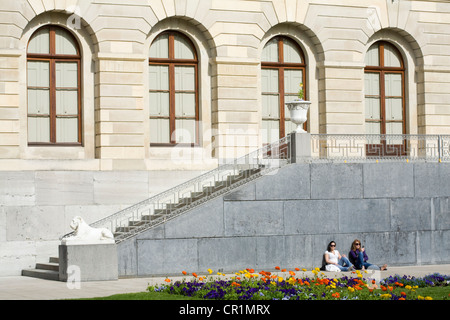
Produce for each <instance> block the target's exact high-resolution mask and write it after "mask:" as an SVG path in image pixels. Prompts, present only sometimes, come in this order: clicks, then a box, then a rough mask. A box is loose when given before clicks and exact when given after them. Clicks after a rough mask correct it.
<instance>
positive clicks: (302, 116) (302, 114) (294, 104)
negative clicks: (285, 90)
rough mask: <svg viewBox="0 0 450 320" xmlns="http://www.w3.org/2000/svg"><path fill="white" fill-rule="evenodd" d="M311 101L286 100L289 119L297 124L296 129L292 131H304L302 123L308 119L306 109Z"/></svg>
mask: <svg viewBox="0 0 450 320" xmlns="http://www.w3.org/2000/svg"><path fill="white" fill-rule="evenodd" d="M310 104H311V101H306V100H301V99H295V100H294V101H291V102H286V106H287V107H288V109H289V112H290V114H291V121H292V122H293V123H295V124H296V125H297V129H296V130H295V131H294V132H296V133H304V132H306V131H305V130H303V124H304V123H305V122H306V120H307V119H308V116H307V114H308V109H309V106H310Z"/></svg>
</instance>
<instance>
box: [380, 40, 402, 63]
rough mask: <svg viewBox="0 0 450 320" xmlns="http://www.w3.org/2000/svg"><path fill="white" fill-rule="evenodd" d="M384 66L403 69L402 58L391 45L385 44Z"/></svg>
mask: <svg viewBox="0 0 450 320" xmlns="http://www.w3.org/2000/svg"><path fill="white" fill-rule="evenodd" d="M384 65H385V66H386V67H401V66H402V64H401V58H400V56H399V55H398V52H397V50H396V49H395V47H394V46H393V45H391V44H388V43H385V44H384Z"/></svg>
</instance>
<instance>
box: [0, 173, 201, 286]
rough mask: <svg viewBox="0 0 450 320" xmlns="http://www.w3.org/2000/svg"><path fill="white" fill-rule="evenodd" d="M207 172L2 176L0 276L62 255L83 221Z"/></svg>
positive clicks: (15, 174)
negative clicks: (74, 224)
mask: <svg viewBox="0 0 450 320" xmlns="http://www.w3.org/2000/svg"><path fill="white" fill-rule="evenodd" d="M201 173H202V171H32V170H30V171H20V172H18V171H0V277H2V276H13V275H20V274H21V271H22V269H28V268H34V266H35V264H36V263H37V262H48V258H49V257H50V256H58V245H59V244H60V241H59V237H61V236H62V235H64V234H67V233H69V232H71V231H72V230H71V229H70V221H71V220H72V218H73V217H74V216H78V215H79V216H82V217H83V218H84V219H85V220H86V222H87V223H92V222H94V221H97V220H100V219H102V218H104V217H106V216H109V215H111V214H114V213H116V212H117V211H119V210H121V209H124V208H126V207H128V206H130V205H132V204H135V203H137V202H139V201H142V200H145V199H147V198H148V197H150V196H153V195H155V194H158V193H160V192H162V191H164V190H166V189H168V188H171V187H174V186H176V185H178V184H180V183H183V182H185V181H186V180H189V179H192V178H194V177H196V176H198V175H199V174H201Z"/></svg>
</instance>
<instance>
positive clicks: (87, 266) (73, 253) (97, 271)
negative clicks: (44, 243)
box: [59, 241, 119, 282]
mask: <svg viewBox="0 0 450 320" xmlns="http://www.w3.org/2000/svg"><path fill="white" fill-rule="evenodd" d="M118 278H119V268H118V262H117V245H116V244H115V243H89V242H88V241H64V242H62V244H61V245H60V246H59V280H60V281H64V282H83V281H103V280H117V279H118Z"/></svg>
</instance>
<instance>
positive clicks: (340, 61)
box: [0, 0, 450, 273]
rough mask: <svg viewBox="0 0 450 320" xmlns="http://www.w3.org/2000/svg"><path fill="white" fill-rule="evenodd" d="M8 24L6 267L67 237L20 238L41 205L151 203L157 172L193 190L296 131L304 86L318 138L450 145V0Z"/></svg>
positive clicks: (165, 8) (179, 5)
mask: <svg viewBox="0 0 450 320" xmlns="http://www.w3.org/2000/svg"><path fill="white" fill-rule="evenodd" d="M0 14H1V20H2V23H1V24H0V173H1V172H3V173H1V174H2V177H3V182H0V191H1V193H3V194H0V199H2V200H3V204H0V228H2V230H9V231H8V232H5V233H4V235H3V236H1V238H0V241H1V242H0V252H3V253H2V255H3V256H5V255H8V254H7V253H5V252H9V250H11V248H13V247H14V246H19V245H23V242H27V243H29V242H30V241H31V242H33V248H34V249H33V250H39V249H36V248H37V247H38V246H36V243H37V242H39V241H41V240H48V241H53V240H55V239H57V237H56V234H57V233H58V232H60V233H61V231H62V230H59V229H58V231H55V232H54V233H55V235H53V236H51V237H47V236H46V235H43V234H41V233H39V235H36V234H33V235H32V236H28V235H23V234H22V233H21V232H20V231H18V230H14V231H11V228H13V227H12V226H13V225H15V226H17V225H20V224H23V225H29V224H30V221H34V220H33V218H28V217H25V214H24V213H23V212H25V211H26V210H28V209H30V208H31V207H33V208H34V209H33V210H37V211H38V212H39V215H40V216H41V218H42V217H44V216H45V217H47V216H56V215H57V213H56V212H55V211H54V210H56V209H55V208H54V207H55V206H59V208H64V210H65V214H66V215H67V217H66V218H65V220H64V221H65V222H67V219H69V218H70V214H71V213H74V212H75V211H77V210H76V209H75V207H76V206H79V205H86V206H88V207H89V208H90V210H91V211H95V210H94V209H93V207H95V208H96V209H97V207H96V206H97V205H105V204H109V205H111V206H119V205H125V204H128V202H126V201H122V202H120V203H118V202H119V201H117V202H114V201H109V202H108V201H106V200H105V201H104V202H102V200H101V199H106V195H105V194H107V193H108V191H107V188H106V187H105V189H104V190H101V191H98V190H99V189H95V188H96V186H97V187H98V186H102V182H104V181H109V182H111V185H114V183H115V182H117V181H122V182H123V180H126V181H127V182H129V181H131V182H133V183H134V185H136V184H137V185H140V184H141V185H142V184H143V185H144V189H146V193H147V194H152V193H154V192H157V191H160V190H162V189H164V188H165V187H166V186H167V185H166V184H167V181H166V178H165V177H167V175H158V174H160V173H161V172H172V173H173V172H176V174H175V175H174V177H176V178H177V179H180V180H183V179H187V178H189V177H192V176H195V174H197V173H198V172H200V171H204V170H208V169H212V168H214V167H216V166H217V165H218V163H220V162H221V161H222V160H223V159H229V158H236V157H238V156H242V155H245V154H247V153H248V152H250V151H252V150H255V149H257V148H259V147H261V146H262V145H264V144H266V143H270V142H272V141H276V140H278V139H280V138H282V137H284V136H286V134H287V133H289V132H290V131H292V130H293V124H292V123H291V122H290V119H289V113H288V112H287V110H286V108H285V102H288V101H289V99H293V98H295V96H296V95H297V93H298V91H299V86H300V84H301V85H302V86H303V91H304V96H305V98H306V99H307V100H309V101H311V107H310V109H309V112H308V121H307V123H306V130H307V131H308V132H310V133H313V134H314V133H326V134H450V104H449V101H450V55H449V54H448V52H450V25H449V24H448V22H447V19H448V15H449V14H450V2H448V1H441V0H437V1H416V0H413V1H409V0H373V1H360V0H345V1H334V0H329V1H318V0H260V1H259V0H254V1H248V0H226V1H216V0H145V1H144V0H135V1H125V2H124V1H117V0H109V1H102V2H101V3H99V2H97V1H92V0H70V1H69V0H67V1H66V0H64V1H62V0H61V1H60V0H20V1H6V0H1V2H0ZM119 171H120V172H133V173H135V172H147V173H146V174H147V176H146V178H145V181H144V182H142V181H141V180H140V177H141V176H142V174H140V175H136V177H135V176H133V175H132V177H131V178H130V176H126V178H125V177H123V178H124V179H123V180H120V179H118V178H117V179H109V178H108V177H107V173H108V172H109V173H111V174H114V173H117V172H119ZM24 172H26V173H24ZM49 172H50V173H49ZM70 172H75V173H76V174H75V175H76V176H77V178H75V177H74V176H72V175H70ZM80 172H81V174H80ZM87 172H89V173H92V175H91V176H89V178H87V177H86V175H87ZM99 172H100V173H104V174H103V175H101V178H99V177H100V175H99V176H95V173H99ZM26 174H29V175H28V176H24V175H26ZM69 176H70V178H69ZM92 176H94V178H92ZM80 177H81V178H80ZM84 177H85V178H86V179H85V180H83V179H84ZM102 178H103V180H102ZM167 179H169V178H167ZM174 180H176V179H174ZM17 181H18V182H17ZM80 181H81V182H80ZM86 181H87V182H86ZM92 181H93V182H92ZM99 181H100V182H99ZM15 182H16V184H14V183H15ZM44 182H45V183H44ZM72 182H73V183H72ZM96 183H97V185H96ZM105 183H106V182H105ZM11 184H12V185H13V191H12V192H9V191H7V190H9V189H8V188H10V187H11ZM50 184H51V185H52V186H55V187H50V186H49V185H50ZM24 185H25V186H27V185H29V186H30V189H29V190H28V191H27V190H26V191H24V187H23V186H24ZM61 185H62V186H63V190H66V191H67V193H71V194H72V195H71V196H67V195H66V196H63V197H62V199H63V200H61V202H58V201H59V200H58V199H56V198H58V197H57V196H55V195H61V194H62V193H64V191H57V190H56V189H57V188H58V186H61ZM74 185H78V186H80V187H79V189H80V190H82V191H80V190H79V189H77V188H75V187H73V186H74ZM92 185H93V187H92ZM64 186H65V187H66V189H64ZM72 188H74V189H75V190H74V189H72ZM89 188H91V189H89ZM99 188H100V187H99ZM108 188H111V190H110V193H111V194H113V196H112V197H114V191H115V190H116V188H114V187H113V186H110V187H108ZM118 188H119V189H120V186H118ZM130 188H131V187H130ZM130 188H128V189H127V190H129V189H130ZM85 189H88V191H86V194H84V190H85ZM48 190H51V192H50V193H48ZM147 191H148V192H147ZM96 192H97V193H96ZM73 194H75V196H73ZM92 194H94V196H93V198H92ZM133 194H134V193H133ZM76 195H78V196H76ZM86 195H87V196H88V198H89V197H90V198H92V199H91V200H92V201H91V202H88V201H86V200H85V199H86ZM141 198H145V195H142V197H141ZM141 198H136V199H135V198H133V197H131V198H130V199H129V202H130V203H129V204H131V203H133V201H135V200H136V201H138V200H139V199H141ZM30 199H31V200H30ZM64 199H65V200H67V201H66V202H64ZM68 199H69V200H68ZM80 199H82V200H80ZM80 203H81V204H80ZM69 206H72V207H70V208H69ZM24 207H26V208H25V209H24ZM50 207H51V208H52V210H53V211H52V210H50V213H48V211H46V210H48V208H50ZM36 208H38V209H36ZM39 208H40V209H39ZM43 208H44V209H43ZM113 209H116V208H110V210H109V211H108V212H109V213H111V212H110V211H113ZM108 212H107V210H104V211H103V212H102V214H103V215H106V214H108ZM93 219H94V218H92V219H91V220H93ZM48 220H52V222H49V224H50V225H53V224H55V223H56V222H54V219H53V218H52V219H50V218H49V219H48ZM64 221H60V222H61V223H63V222H64ZM8 228H9V229H8ZM17 228H19V227H17ZM64 230H65V229H64ZM30 250H31V249H30ZM30 255H32V254H31V253H30ZM8 272H10V273H11V272H12V273H14V272H13V271H8V270H7V271H4V273H8Z"/></svg>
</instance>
